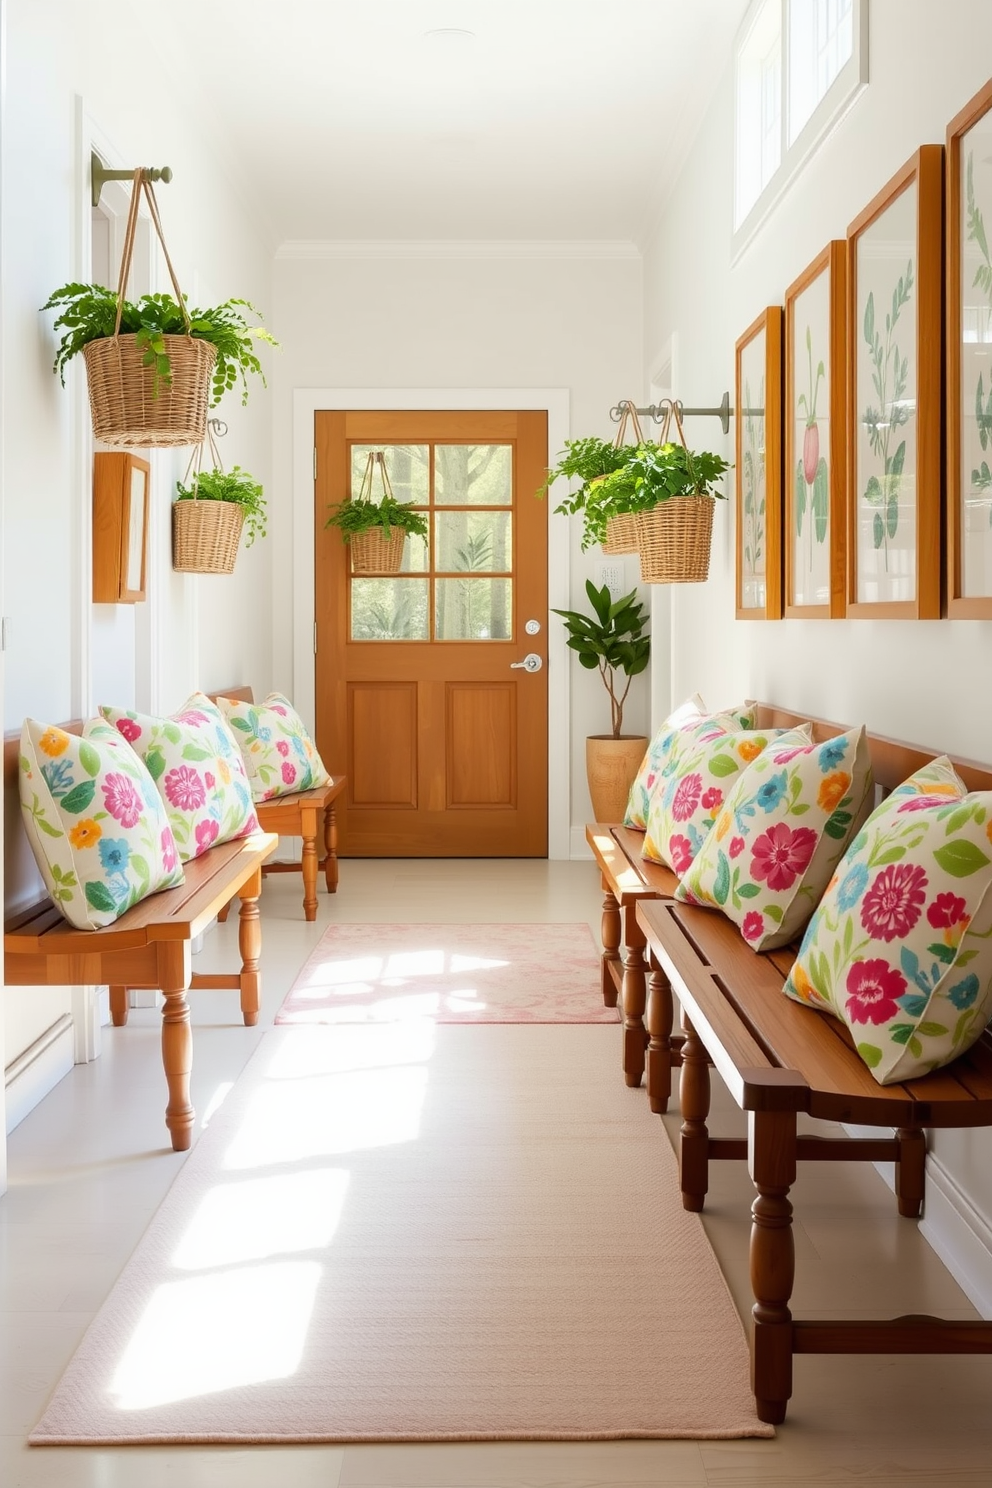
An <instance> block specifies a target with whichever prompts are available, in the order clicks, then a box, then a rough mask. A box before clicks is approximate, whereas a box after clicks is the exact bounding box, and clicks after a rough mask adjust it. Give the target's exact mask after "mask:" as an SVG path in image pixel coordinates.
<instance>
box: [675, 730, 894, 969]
mask: <svg viewBox="0 0 992 1488" xmlns="http://www.w3.org/2000/svg"><path fill="white" fill-rule="evenodd" d="M872 793H873V783H872V773H871V756H870V754H869V751H868V740H867V738H866V736H865V731H864V729H863V728H862V729H852V730H851V731H850V732H849V733H846V734H839V735H838V736H837V737H836V738H834V739H828V740H826V741H825V742H824V743H822V744H804V745H802V746H801V747H797V746H796V745H794V744H793V745H791V746H789V747H786V748H783V747H782V745H781V744H774V745H772V747H771V748H770V749H766V750H765V752H764V754H762V755H760V756H759V758H758V759H756V760H755V761H754V763H753V764H751V765H749V766H748V767H747V769H746V770H745V771H744V772H743V774H742V775H740V776H738V777H737V778H736V779H735V782H734V784H733V786H732V788H731V790H730V792H729V794H728V796H727V799H726V801H725V802H724V805H723V807H722V809H721V811H720V814H719V816H718V817H717V819H716V821H715V823H714V825H713V827H712V829H711V830H710V832H709V834H708V836H707V838H706V841H705V842H704V843H703V845H702V847H701V848H700V850H699V852H698V854H697V855H696V857H695V859H694V860H693V863H692V866H691V867H690V868H689V871H688V872H687V873H686V875H685V877H684V878H683V879H682V882H681V883H680V884H679V887H678V889H677V890H676V893H675V897H676V899H682V900H684V901H686V902H687V903H689V904H713V905H716V906H717V908H719V909H722V910H723V912H724V914H725V915H727V917H728V918H729V919H731V920H733V921H734V923H735V924H736V925H739V926H740V929H741V934H742V935H743V936H744V939H745V940H746V941H747V942H748V944H749V945H750V946H752V947H753V948H754V950H756V951H766V950H771V949H772V948H773V947H775V946H781V945H787V944H788V943H789V941H790V940H794V939H795V937H796V936H797V935H798V934H799V933H800V931H801V930H802V929H803V927H804V926H805V925H806V923H807V921H808V920H809V918H810V916H811V915H812V913H813V911H814V909H815V908H816V906H817V904H818V903H819V901H820V897H821V895H822V894H823V891H824V889H825V888H826V886H827V883H828V882H829V880H830V877H831V875H832V873H833V871H834V869H835V868H836V866H837V864H838V862H839V861H840V859H841V858H842V856H843V854H844V849H845V848H846V847H847V844H848V843H849V842H850V840H851V838H852V837H853V836H854V834H855V832H857V830H858V828H859V827H860V826H861V823H862V822H863V821H864V819H865V817H866V816H867V815H868V812H869V811H870V810H871V805H872Z"/></svg>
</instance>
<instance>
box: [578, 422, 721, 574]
mask: <svg viewBox="0 0 992 1488" xmlns="http://www.w3.org/2000/svg"><path fill="white" fill-rule="evenodd" d="M729 469H730V466H729V464H728V463H727V461H726V460H725V459H724V458H723V457H722V455H715V454H711V453H710V452H709V451H708V450H699V451H696V450H690V449H687V448H686V446H685V445H684V444H678V443H673V444H638V445H635V446H633V447H632V448H629V449H628V450H627V460H626V462H625V464H624V465H623V466H622V467H621V468H620V469H618V470H615V471H612V472H611V473H610V474H608V475H607V476H605V477H604V478H603V480H601V481H599V482H597V483H596V484H595V485H594V486H593V487H592V488H591V489H590V491H589V494H588V496H587V498H586V502H585V508H584V523H585V525H584V529H583V534H582V546H583V548H590V547H592V546H593V545H594V544H595V543H601V542H602V541H603V539H604V537H605V535H606V523H607V521H608V519H609V518H610V517H613V516H618V515H623V514H624V513H629V512H635V513H636V512H645V511H650V510H652V509H653V508H654V507H656V506H657V505H658V504H659V503H660V502H662V501H670V500H671V499H672V498H673V497H676V496H710V497H712V498H713V499H714V500H724V499H725V498H724V493H723V491H721V490H719V489H718V485H719V482H720V481H721V480H722V477H723V476H724V474H725V473H726V472H727V471H728V470H729Z"/></svg>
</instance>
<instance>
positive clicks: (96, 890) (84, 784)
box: [19, 718, 183, 930]
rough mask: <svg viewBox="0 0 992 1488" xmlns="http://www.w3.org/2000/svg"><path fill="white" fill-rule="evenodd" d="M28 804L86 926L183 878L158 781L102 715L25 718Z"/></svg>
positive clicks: (30, 829) (37, 845) (34, 833)
mask: <svg viewBox="0 0 992 1488" xmlns="http://www.w3.org/2000/svg"><path fill="white" fill-rule="evenodd" d="M19 786H20V798H21V812H22V815H23V817H24V828H25V831H26V833H27V838H28V841H29V842H30V844H31V849H32V851H33V853H34V856H35V860H36V861H37V864H38V868H39V871H40V873H41V876H42V878H43V879H44V880H45V886H46V888H47V889H48V892H49V894H51V896H52V899H53V900H54V902H55V904H56V905H57V906H58V908H59V909H60V910H61V912H62V914H63V915H64V916H65V918H66V919H67V920H68V921H69V923H70V924H71V925H74V926H75V927H76V929H77V930H99V929H100V927H101V926H103V925H110V924H113V922H114V920H116V919H119V918H120V916H121V915H122V914H123V913H124V911H125V910H127V909H130V908H131V906H132V904H137V903H138V901H139V900H140V899H144V898H146V897H147V896H148V895H149V894H154V893H157V892H158V890H160V889H171V888H174V887H175V885H176V884H181V883H182V881H183V870H182V867H181V865H180V862H179V854H178V852H177V850H176V843H175V839H174V838H173V835H172V829H171V827H170V826H169V821H168V817H167V816H166V814H165V808H164V806H163V805H162V801H161V798H160V796H159V793H158V791H157V790H156V789H155V782H154V781H153V780H152V778H151V776H150V775H149V773H148V771H147V769H146V768H145V766H144V765H143V764H142V762H141V760H140V759H139V758H138V756H137V755H136V754H135V752H134V750H133V749H132V748H131V746H130V744H128V743H127V741H126V740H124V739H122V738H121V736H120V734H119V733H118V732H117V730H116V729H114V728H113V727H111V725H110V724H109V723H105V722H104V721H103V720H102V719H99V718H96V719H92V720H91V721H90V722H89V723H87V724H86V725H85V726H84V728H83V732H82V736H80V735H78V734H69V733H66V731H65V730H64V729H60V728H56V727H53V726H52V725H50V724H44V723H38V722H37V721H36V720H35V719H33V718H28V719H25V722H24V727H23V729H22V730H21V756H20V771H19Z"/></svg>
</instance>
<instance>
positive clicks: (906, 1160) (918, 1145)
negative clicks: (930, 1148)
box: [896, 1126, 927, 1219]
mask: <svg viewBox="0 0 992 1488" xmlns="http://www.w3.org/2000/svg"><path fill="white" fill-rule="evenodd" d="M896 1138H897V1140H898V1142H899V1161H898V1162H897V1163H896V1198H897V1199H898V1201H899V1213H900V1214H902V1215H903V1216H904V1217H905V1218H906V1219H919V1217H920V1215H921V1214H922V1213H923V1196H924V1193H925V1190H926V1161H927V1139H926V1133H925V1132H924V1131H922V1130H921V1128H920V1127H918V1126H913V1127H907V1126H901V1127H899V1129H898V1130H897V1132H896Z"/></svg>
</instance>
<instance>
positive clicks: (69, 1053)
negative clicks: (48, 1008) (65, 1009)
mask: <svg viewBox="0 0 992 1488" xmlns="http://www.w3.org/2000/svg"><path fill="white" fill-rule="evenodd" d="M74 1054H75V1049H74V1037H73V1023H72V1018H71V1016H70V1015H69V1014H68V1013H65V1014H64V1015H63V1016H62V1017H61V1018H59V1019H58V1021H57V1022H56V1023H53V1024H52V1026H51V1028H47V1029H46V1030H45V1032H44V1033H43V1034H42V1036H41V1038H39V1039H36V1040H35V1042H34V1043H33V1044H31V1045H30V1046H29V1047H28V1048H27V1049H25V1050H24V1052H23V1054H19V1055H18V1057H17V1058H16V1059H15V1060H14V1061H13V1063H12V1064H9V1065H8V1066H7V1068H6V1070H5V1071H4V1084H5V1087H6V1088H5V1104H6V1128H7V1131H8V1132H12V1131H13V1130H14V1127H15V1126H18V1125H19V1124H20V1123H21V1122H22V1121H23V1120H24V1118H25V1116H26V1115H27V1114H28V1112H29V1111H32V1110H34V1108H35V1106H36V1105H37V1104H38V1102H39V1101H41V1100H44V1098H45V1096H46V1095H47V1094H48V1092H49V1091H50V1090H54V1088H55V1086H56V1085H57V1084H58V1083H59V1081H60V1080H61V1079H62V1077H63V1076H64V1075H67V1074H68V1073H69V1071H70V1070H71V1069H72V1067H73V1063H74Z"/></svg>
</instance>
